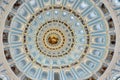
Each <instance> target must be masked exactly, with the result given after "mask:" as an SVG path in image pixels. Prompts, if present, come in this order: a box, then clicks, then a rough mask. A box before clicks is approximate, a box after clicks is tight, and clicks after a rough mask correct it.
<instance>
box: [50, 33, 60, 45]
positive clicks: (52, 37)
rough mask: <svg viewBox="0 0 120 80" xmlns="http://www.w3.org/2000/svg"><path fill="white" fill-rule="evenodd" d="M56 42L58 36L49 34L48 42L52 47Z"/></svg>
mask: <svg viewBox="0 0 120 80" xmlns="http://www.w3.org/2000/svg"><path fill="white" fill-rule="evenodd" d="M58 41H59V39H58V35H56V34H51V35H50V36H49V38H48V42H49V43H50V44H52V45H54V44H57V43H58Z"/></svg>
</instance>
